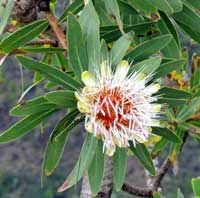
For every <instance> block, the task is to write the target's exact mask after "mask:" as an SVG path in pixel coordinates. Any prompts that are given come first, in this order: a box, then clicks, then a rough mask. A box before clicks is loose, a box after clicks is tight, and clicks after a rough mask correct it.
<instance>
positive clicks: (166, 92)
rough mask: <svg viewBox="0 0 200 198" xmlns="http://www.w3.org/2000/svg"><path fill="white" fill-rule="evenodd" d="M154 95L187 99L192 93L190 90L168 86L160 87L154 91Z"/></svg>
mask: <svg viewBox="0 0 200 198" xmlns="http://www.w3.org/2000/svg"><path fill="white" fill-rule="evenodd" d="M156 95H160V96H161V97H163V98H174V99H189V98H191V97H192V94H191V93H190V92H187V91H183V90H180V89H174V88H170V87H163V88H161V89H160V90H159V91H158V92H157V93H156Z"/></svg>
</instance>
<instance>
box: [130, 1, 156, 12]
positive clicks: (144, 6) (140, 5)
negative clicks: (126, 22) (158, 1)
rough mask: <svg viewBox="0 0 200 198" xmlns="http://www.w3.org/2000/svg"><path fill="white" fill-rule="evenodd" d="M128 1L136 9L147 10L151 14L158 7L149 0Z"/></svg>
mask: <svg viewBox="0 0 200 198" xmlns="http://www.w3.org/2000/svg"><path fill="white" fill-rule="evenodd" d="M128 2H129V3H130V4H131V5H132V6H133V7H134V8H135V9H136V10H141V11H144V12H146V13H147V14H150V13H152V12H156V11H157V10H156V8H155V6H154V5H152V4H151V3H150V2H149V1H148V0H143V1H140V0H128Z"/></svg>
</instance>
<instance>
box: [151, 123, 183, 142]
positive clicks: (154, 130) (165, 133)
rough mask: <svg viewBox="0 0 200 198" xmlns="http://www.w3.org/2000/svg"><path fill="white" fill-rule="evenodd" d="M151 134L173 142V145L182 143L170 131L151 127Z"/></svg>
mask: <svg viewBox="0 0 200 198" xmlns="http://www.w3.org/2000/svg"><path fill="white" fill-rule="evenodd" d="M152 133H153V134H156V135H159V136H162V137H164V138H166V139H167V140H169V141H171V142H175V143H181V142H182V141H181V139H180V138H179V137H178V136H177V135H176V134H175V133H173V132H172V131H171V130H169V129H167V128H161V127H152Z"/></svg>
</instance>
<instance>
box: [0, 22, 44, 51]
mask: <svg viewBox="0 0 200 198" xmlns="http://www.w3.org/2000/svg"><path fill="white" fill-rule="evenodd" d="M47 27H48V22H47V21H46V20H44V19H42V20H38V21H36V22H33V23H31V24H29V25H26V26H24V27H22V28H21V29H19V30H17V31H16V32H13V33H12V34H10V35H8V36H7V37H6V38H5V39H3V40H2V42H1V43H0V49H1V50H3V51H4V52H7V53H9V52H11V51H12V50H14V49H17V48H18V47H21V46H23V45H25V44H26V43H27V42H29V41H31V40H32V39H34V38H35V37H37V36H38V35H39V34H40V33H42V32H43V31H44V30H45V29H46V28H47Z"/></svg>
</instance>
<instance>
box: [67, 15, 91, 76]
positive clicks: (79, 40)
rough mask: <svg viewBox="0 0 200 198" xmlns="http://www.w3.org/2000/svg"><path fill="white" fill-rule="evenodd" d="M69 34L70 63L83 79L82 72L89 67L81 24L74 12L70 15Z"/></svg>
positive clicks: (77, 74)
mask: <svg viewBox="0 0 200 198" xmlns="http://www.w3.org/2000/svg"><path fill="white" fill-rule="evenodd" d="M67 36H68V47H69V58H70V63H71V66H72V69H73V71H74V73H75V74H76V76H77V77H78V78H79V79H81V73H82V72H84V71H86V70H87V67H88V61H87V53H86V50H84V49H85V45H84V41H83V36H82V32H81V26H80V24H79V22H78V21H77V20H76V19H75V17H74V16H73V15H72V14H70V15H69V16H68V26H67Z"/></svg>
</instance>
